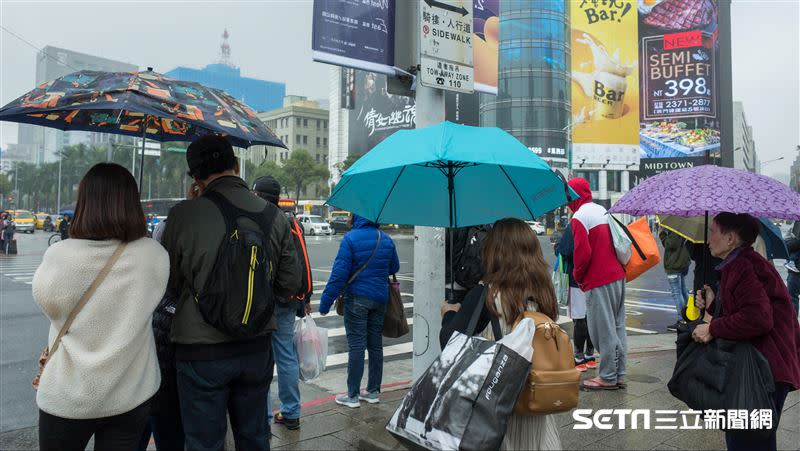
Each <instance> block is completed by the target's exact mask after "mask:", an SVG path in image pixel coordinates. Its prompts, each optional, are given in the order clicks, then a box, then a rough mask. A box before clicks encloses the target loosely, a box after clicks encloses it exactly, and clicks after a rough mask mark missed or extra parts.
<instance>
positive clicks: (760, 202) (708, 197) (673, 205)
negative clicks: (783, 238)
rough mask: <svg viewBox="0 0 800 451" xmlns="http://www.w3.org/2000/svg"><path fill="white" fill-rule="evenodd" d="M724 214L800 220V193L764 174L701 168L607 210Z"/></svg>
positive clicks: (676, 174) (663, 177) (671, 174)
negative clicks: (745, 214) (744, 214)
mask: <svg viewBox="0 0 800 451" xmlns="http://www.w3.org/2000/svg"><path fill="white" fill-rule="evenodd" d="M726 211H727V212H731V213H747V214H750V215H753V216H755V217H758V218H779V219H795V220H800V193H797V192H794V191H792V190H791V188H789V187H788V186H786V185H784V184H783V183H781V182H779V181H777V180H775V179H773V178H770V177H767V176H764V175H759V174H754V173H752V172H747V171H741V170H738V169H731V168H723V167H719V166H712V165H703V166H695V167H692V168H685V169H676V170H674V171H668V172H664V173H662V174H658V175H655V176H653V177H650V178H649V179H647V180H645V181H643V182H642V183H640V184H639V185H637V186H636V187H634V188H633V189H631V190H630V191H628V192H627V193H626V194H625V195H624V196H622V198H620V199H619V200H618V201H617V203H615V204H614V206H612V207H611V209H610V210H609V212H610V213H628V214H632V215H640V216H641V215H649V214H662V215H675V216H703V215H705V214H706V213H709V214H712V215H715V214H717V213H722V212H726Z"/></svg>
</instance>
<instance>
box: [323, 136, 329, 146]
mask: <svg viewBox="0 0 800 451" xmlns="http://www.w3.org/2000/svg"><path fill="white" fill-rule="evenodd" d="M322 145H323V146H324V147H328V138H322Z"/></svg>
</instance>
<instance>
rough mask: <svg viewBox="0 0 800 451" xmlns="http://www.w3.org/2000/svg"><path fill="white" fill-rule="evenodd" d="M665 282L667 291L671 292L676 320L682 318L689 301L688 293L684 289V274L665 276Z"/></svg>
mask: <svg viewBox="0 0 800 451" xmlns="http://www.w3.org/2000/svg"><path fill="white" fill-rule="evenodd" d="M667 281H668V282H669V290H670V291H671V292H672V302H673V303H674V304H675V311H677V312H678V318H683V311H684V310H685V309H686V303H687V302H688V301H689V292H688V291H687V288H686V273H684V274H681V273H674V274H667Z"/></svg>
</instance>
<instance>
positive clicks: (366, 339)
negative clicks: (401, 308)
mask: <svg viewBox="0 0 800 451" xmlns="http://www.w3.org/2000/svg"><path fill="white" fill-rule="evenodd" d="M385 312H386V304H382V303H380V302H375V301H372V300H370V299H367V298H365V297H361V296H350V297H348V298H347V299H345V302H344V329H345V331H346V332H347V349H348V360H347V394H348V396H350V397H351V398H353V397H356V396H358V393H359V391H360V387H361V377H362V376H363V375H364V350H365V349H366V350H367V351H369V372H368V373H367V391H369V392H370V393H372V392H379V391H381V378H382V377H383V335H382V333H383V315H384V313H385Z"/></svg>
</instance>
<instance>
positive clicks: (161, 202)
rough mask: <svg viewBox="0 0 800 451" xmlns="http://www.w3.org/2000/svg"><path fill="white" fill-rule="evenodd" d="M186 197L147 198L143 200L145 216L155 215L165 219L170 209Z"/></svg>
mask: <svg viewBox="0 0 800 451" xmlns="http://www.w3.org/2000/svg"><path fill="white" fill-rule="evenodd" d="M183 200H184V199H180V198H173V199H145V200H142V210H144V215H145V216H150V215H155V216H156V217H157V218H158V219H164V218H166V217H167V215H168V214H169V210H170V209H171V208H172V207H174V206H175V205H177V204H178V203H179V202H181V201H183Z"/></svg>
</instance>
